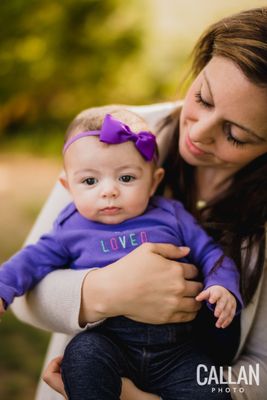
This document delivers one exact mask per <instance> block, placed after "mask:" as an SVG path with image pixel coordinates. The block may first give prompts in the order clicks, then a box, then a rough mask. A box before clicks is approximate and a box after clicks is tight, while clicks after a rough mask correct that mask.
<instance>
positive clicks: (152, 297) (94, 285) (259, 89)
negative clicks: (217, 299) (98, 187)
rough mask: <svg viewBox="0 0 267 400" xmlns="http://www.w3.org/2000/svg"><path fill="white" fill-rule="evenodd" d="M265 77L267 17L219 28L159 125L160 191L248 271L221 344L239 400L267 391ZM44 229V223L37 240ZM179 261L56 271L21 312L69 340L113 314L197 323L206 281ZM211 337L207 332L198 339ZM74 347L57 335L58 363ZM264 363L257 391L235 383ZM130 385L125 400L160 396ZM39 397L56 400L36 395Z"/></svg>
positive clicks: (139, 260)
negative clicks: (181, 96) (180, 98)
mask: <svg viewBox="0 0 267 400" xmlns="http://www.w3.org/2000/svg"><path fill="white" fill-rule="evenodd" d="M266 71H267V8H266V7H264V8H262V9H254V10H248V11H246V12H243V13H240V14H238V15H235V16H232V17H229V18H226V19H224V20H222V21H219V22H218V23H217V24H215V25H213V26H211V27H210V28H209V29H208V30H207V32H206V33H205V34H204V35H203V36H202V38H201V39H200V41H199V42H198V44H197V46H196V48H195V53H194V62H193V74H194V76H195V80H194V81H193V83H192V85H191V87H190V88H189V90H188V93H187V95H186V97H185V100H184V103H183V106H182V107H179V106H178V107H176V109H175V111H174V112H173V113H172V114H170V115H169V116H168V117H167V118H165V119H164V120H162V123H161V126H160V128H159V145H160V147H161V156H162V158H163V160H164V164H165V168H166V171H167V174H166V181H165V187H164V188H163V190H164V193H166V195H171V196H172V197H177V198H179V199H180V200H182V201H183V202H184V204H185V206H186V207H187V209H188V210H190V211H191V212H192V213H193V214H195V216H196V217H197V218H198V219H199V221H200V222H201V223H202V225H203V226H204V227H205V228H206V229H207V230H208V231H209V233H210V234H211V235H213V237H214V238H215V239H216V240H217V241H218V242H220V243H221V245H222V246H223V248H224V249H225V251H226V252H227V253H228V255H230V256H231V257H232V258H234V260H235V261H236V263H237V265H238V266H239V268H240V273H241V289H242V293H243V298H244V300H245V303H246V308H245V310H244V311H243V312H242V316H241V332H239V324H238V321H237V323H236V324H234V326H233V328H232V331H230V332H229V335H228V337H227V334H226V335H225V337H224V338H223V340H225V341H226V342H225V343H227V346H230V345H231V346H232V348H231V349H229V348H228V351H227V353H228V354H227V355H226V359H225V360H226V362H228V363H230V362H231V361H230V360H231V358H232V356H233V354H234V353H235V357H234V361H233V367H232V370H231V374H232V378H231V382H237V383H231V382H229V387H230V388H231V396H232V398H233V399H238V400H241V399H242V400H245V399H250V400H253V399H257V400H260V399H264V398H265V396H266V392H267V340H266V333H267V332H266V331H267V327H266V322H265V321H266V315H267V314H266V313H267V290H266V289H267V278H266V275H265V274H264V272H265V269H266V262H265V263H264V260H265V259H266V256H265V254H266V249H265V223H266V211H267V210H266V204H267V198H266V197H267V190H266V189H267V188H266V186H267V183H266V182H267V114H266V105H267V74H266ZM178 146H179V152H178ZM170 149H171V151H170ZM57 196H58V197H57ZM63 198H64V199H63ZM67 201H68V199H67V198H66V195H62V193H60V192H59V191H58V190H56V193H55V194H54V195H52V197H51V199H50V202H53V203H54V204H55V205H56V207H54V213H55V214H56V213H57V212H58V209H60V208H62V207H63V206H64V204H65V203H66V202H67ZM63 203H64V204H63ZM50 204H51V203H50ZM47 207H49V204H48V206H47ZM44 215H45V216H46V217H43V218H47V213H46V212H45V213H44ZM50 217H51V220H52V219H53V217H54V215H52V216H51V213H50V215H49V221H48V223H50ZM46 220H47V219H46ZM38 227H39V228H38ZM46 228H47V227H43V226H42V227H41V228H40V225H38V224H37V228H36V231H35V234H36V232H37V231H38V229H39V230H40V231H43V230H45V229H46ZM38 233H40V232H38ZM33 237H34V235H33V236H32V238H33ZM165 257H166V258H165ZM179 257H180V252H179V249H175V248H174V247H171V246H168V245H151V246H140V247H139V248H137V249H136V250H135V251H133V252H132V253H130V254H129V255H128V256H127V257H125V258H124V259H122V260H120V261H118V262H116V263H115V264H113V265H112V268H110V267H109V266H107V267H106V268H103V269H101V270H94V271H92V272H90V273H85V272H84V271H80V272H77V271H63V272H62V271H57V272H55V273H51V274H50V276H48V277H47V278H46V279H45V280H44V281H43V282H42V283H41V284H40V285H38V287H37V288H36V289H35V290H34V291H33V292H32V293H31V294H30V295H29V296H28V298H27V302H26V301H25V299H24V302H23V301H22V300H20V302H19V303H18V302H17V304H15V311H16V313H17V315H18V317H20V318H22V319H24V320H26V321H28V322H31V323H34V324H35V325H37V326H40V327H43V328H46V329H50V330H53V331H58V332H63V333H65V334H72V335H73V334H75V333H77V332H79V331H80V330H81V329H82V328H81V327H86V326H87V324H88V323H99V321H101V320H102V319H104V318H107V317H110V316H116V315H126V316H128V317H129V318H132V319H134V320H138V321H143V322H148V323H165V322H182V321H188V320H192V319H194V318H195V317H196V315H197V312H198V309H199V305H198V304H197V302H196V301H195V299H194V297H195V296H196V295H197V293H198V292H199V291H200V289H201V284H200V283H199V282H196V281H192V280H191V281H189V280H190V279H196V274H197V272H196V269H195V268H194V266H188V265H184V264H182V263H179V262H178V263H177V262H174V261H172V259H177V258H179ZM62 274H64V276H63V275H62ZM140 280H141V281H142V285H140V284H139V283H138V282H140ZM66 293H68V299H66ZM47 299H48V300H47ZM203 309H204V308H203ZM203 318H204V320H203ZM206 318H207V316H205V315H204V313H203V312H201V313H198V317H197V319H196V321H197V323H198V322H199V324H198V325H197V328H198V329H201V328H202V327H203V326H204V325H205V326H206V323H207V321H206ZM239 333H240V339H239ZM207 334H208V333H207V332H206V331H204V332H202V333H200V337H201V340H202V339H203V338H205V335H207ZM209 334H210V333H209ZM214 335H215V336H216V332H214ZM229 336H230V339H229ZM210 338H211V336H209V340H210ZM219 340H220V339H219ZM66 342H67V339H66V337H64V338H63V337H62V336H59V335H57V336H55V337H54V339H53V342H52V344H51V346H52V353H50V355H49V357H50V359H51V358H53V356H56V355H59V354H62V352H63V349H64V346H65V344H66ZM237 342H239V346H238V348H237V346H235V343H237ZM218 343H220V341H219V342H218ZM216 346H217V342H216V340H214V350H215V351H214V357H215V358H216V357H217V360H216V361H217V362H218V363H219V364H220V356H221V354H219V353H216ZM224 350H225V349H224ZM225 360H224V362H225ZM257 364H258V368H259V374H260V376H259V385H258V386H257V384H254V385H250V384H248V385H246V384H245V382H244V379H243V380H240V379H238V378H240V371H241V370H242V371H243V370H244V369H247V370H249V368H254V367H255V368H256V367H257ZM228 374H229V369H228ZM228 381H229V379H228ZM238 381H239V383H238ZM127 384H128V382H126V384H125V385H124V388H123V390H124V393H126V392H128V393H127V394H126V395H123V398H124V399H126V400H130V399H138V400H139V399H140V400H142V399H146V398H147V399H149V398H151V399H152V398H156V397H154V396H152V395H146V394H142V393H141V392H140V391H138V390H137V389H136V388H134V387H132V384H129V386H127ZM49 396H50V397H49ZM38 398H39V399H41V400H44V399H45V400H49V399H56V398H57V397H55V396H54V395H49V394H47V393H46V394H44V392H43V393H41V392H40V395H39V397H38ZM211 398H212V394H211Z"/></svg>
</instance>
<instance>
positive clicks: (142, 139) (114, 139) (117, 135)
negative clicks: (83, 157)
mask: <svg viewBox="0 0 267 400" xmlns="http://www.w3.org/2000/svg"><path fill="white" fill-rule="evenodd" d="M86 136H99V140H100V141H101V142H104V143H108V144H120V143H125V142H129V141H130V142H134V144H135V146H136V148H137V150H138V151H139V153H140V154H141V155H142V156H143V157H144V159H145V160H147V161H151V160H152V159H153V157H154V155H155V152H156V146H157V145H156V138H155V136H154V135H153V134H152V133H151V132H146V131H142V132H139V133H134V132H132V131H131V129H130V128H129V126H128V125H125V124H124V123H122V122H121V121H119V120H117V119H115V118H113V117H112V116H111V115H110V114H107V115H106V116H105V119H104V121H103V124H102V128H101V130H100V131H87V132H81V133H78V134H77V135H75V136H73V137H71V138H70V139H69V140H68V141H67V142H66V143H65V146H64V148H63V153H65V151H66V150H67V149H68V148H69V146H70V145H71V144H72V143H73V142H75V141H76V140H78V139H81V138H83V137H86Z"/></svg>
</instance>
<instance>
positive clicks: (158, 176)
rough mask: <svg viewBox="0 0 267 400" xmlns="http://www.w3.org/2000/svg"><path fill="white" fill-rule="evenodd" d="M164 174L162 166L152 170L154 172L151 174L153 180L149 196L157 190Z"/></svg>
mask: <svg viewBox="0 0 267 400" xmlns="http://www.w3.org/2000/svg"><path fill="white" fill-rule="evenodd" d="M164 175H165V171H164V169H163V168H157V169H156V170H155V171H154V174H153V182H152V186H151V191H150V196H153V194H154V193H155V191H156V190H157V187H158V185H159V184H160V182H161V181H162V179H163V177H164Z"/></svg>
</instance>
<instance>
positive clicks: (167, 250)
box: [143, 243, 190, 259]
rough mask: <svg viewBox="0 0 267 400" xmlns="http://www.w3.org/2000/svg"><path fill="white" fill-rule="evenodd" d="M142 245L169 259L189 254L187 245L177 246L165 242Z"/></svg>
mask: <svg viewBox="0 0 267 400" xmlns="http://www.w3.org/2000/svg"><path fill="white" fill-rule="evenodd" d="M143 246H146V247H148V249H151V251H152V252H153V253H155V254H159V255H161V256H162V257H165V258H169V259H179V258H182V257H185V256H187V255H188V254H189V252H190V248H189V247H177V246H174V245H173V244H167V243H145V244H144V245H143Z"/></svg>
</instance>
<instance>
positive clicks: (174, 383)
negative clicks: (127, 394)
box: [144, 341, 231, 400]
mask: <svg viewBox="0 0 267 400" xmlns="http://www.w3.org/2000/svg"><path fill="white" fill-rule="evenodd" d="M147 357H148V362H147V365H148V372H147V373H148V378H149V379H148V386H147V387H146V388H144V389H146V390H148V391H150V392H152V393H155V394H158V395H159V396H160V397H161V399H162V400H178V399H179V400H192V399H193V400H207V399H212V400H231V396H230V394H229V393H228V392H225V389H226V388H227V386H226V385H216V384H214V385H212V386H211V385H201V382H200V383H199V382H198V380H197V367H198V366H199V365H200V364H204V365H205V366H206V367H207V369H208V370H210V367H211V366H212V365H213V364H212V362H211V361H210V359H209V358H208V357H207V356H206V355H204V354H200V353H198V351H197V350H196V349H195V348H194V347H193V345H192V342H191V341H188V342H185V343H182V344H177V345H176V346H171V347H169V348H168V347H166V348H165V349H163V348H161V349H160V350H159V349H157V348H155V349H153V348H150V351H147ZM219 388H220V390H218V389H219Z"/></svg>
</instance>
